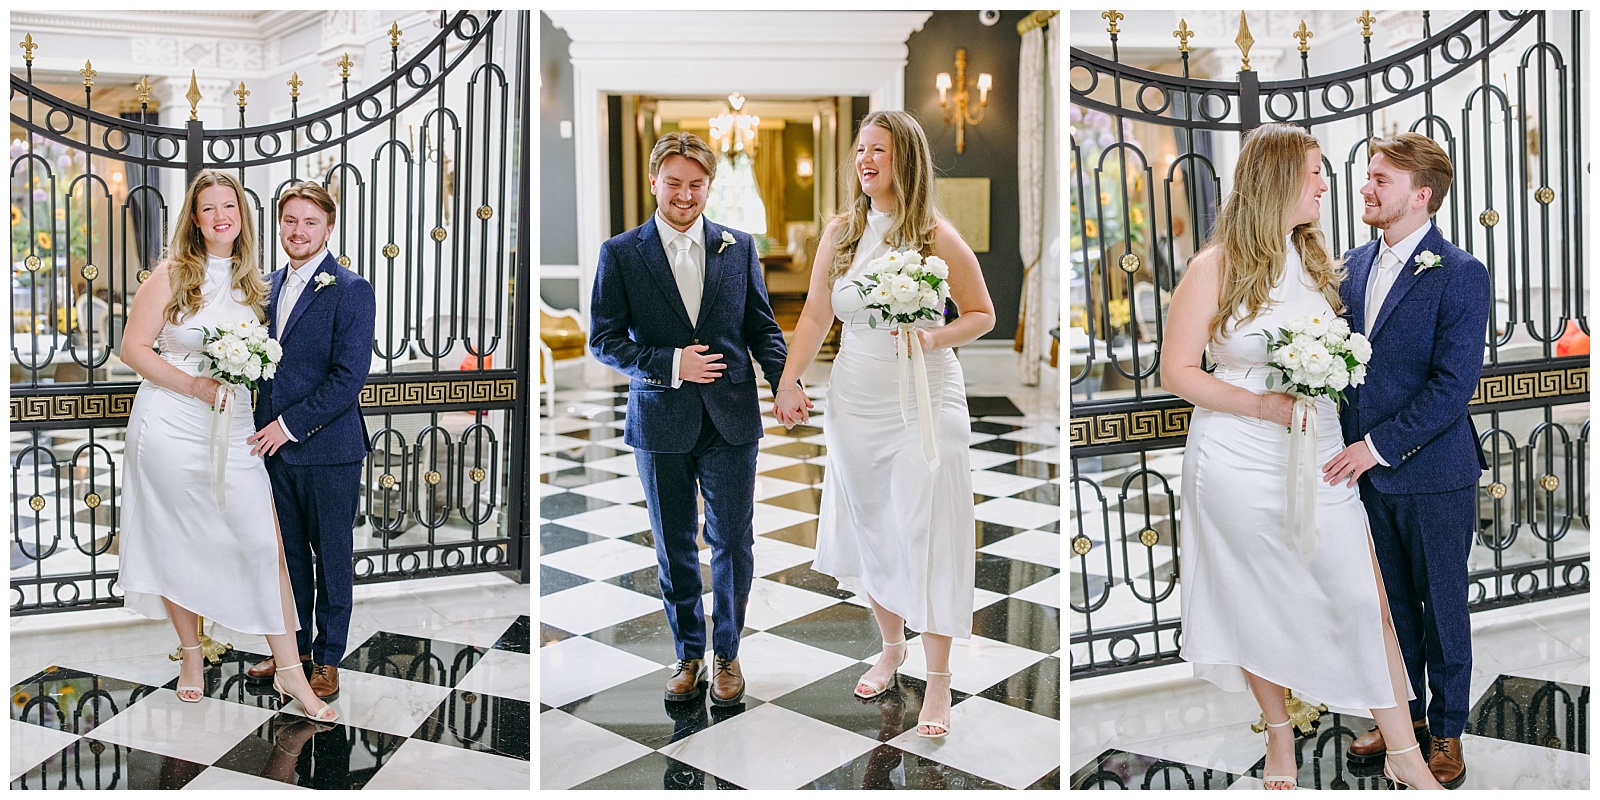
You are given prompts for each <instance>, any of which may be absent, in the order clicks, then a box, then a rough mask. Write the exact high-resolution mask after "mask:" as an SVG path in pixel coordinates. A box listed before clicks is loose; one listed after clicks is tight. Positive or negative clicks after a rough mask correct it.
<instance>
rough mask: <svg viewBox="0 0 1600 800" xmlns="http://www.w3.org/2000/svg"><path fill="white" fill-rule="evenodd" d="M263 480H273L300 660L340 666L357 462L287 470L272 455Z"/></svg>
mask: <svg viewBox="0 0 1600 800" xmlns="http://www.w3.org/2000/svg"><path fill="white" fill-rule="evenodd" d="M267 476H268V477H270V478H271V479H272V499H273V503H274V505H275V506H276V507H277V511H278V533H279V535H280V536H282V537H283V558H284V561H285V563H286V564H287V565H288V569H289V585H290V587H291V588H292V589H293V590H294V607H295V613H296V614H298V615H299V617H300V630H299V632H298V633H296V635H295V640H296V643H297V644H298V645H299V648H300V654H301V655H307V654H309V655H310V656H311V660H312V661H314V662H316V663H318V664H331V665H333V666H338V665H339V662H340V661H341V660H342V659H343V658H344V649H345V644H346V642H345V639H346V637H347V636H348V635H349V633H350V611H351V609H352V608H353V606H354V603H353V597H352V595H353V594H354V590H355V556H354V550H355V535H354V527H355V520H356V510H357V506H358V505H359V503H360V498H361V485H360V484H361V462H359V461H358V462H356V463H353V464H290V463H288V462H287V461H284V460H283V457H282V456H277V455H274V456H270V457H268V458H267ZM313 555H314V556H315V562H314V563H313ZM313 610H315V615H313V613H312V612H313ZM313 624H314V625H315V632H316V633H315V639H313V638H312V631H313V627H312V626H313Z"/></svg>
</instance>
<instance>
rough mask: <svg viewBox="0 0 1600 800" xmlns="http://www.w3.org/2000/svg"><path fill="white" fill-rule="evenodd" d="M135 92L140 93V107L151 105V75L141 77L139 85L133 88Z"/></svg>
mask: <svg viewBox="0 0 1600 800" xmlns="http://www.w3.org/2000/svg"><path fill="white" fill-rule="evenodd" d="M133 90H134V91H136V92H138V93H139V105H141V106H147V105H150V76H149V75H143V76H140V78H139V83H138V84H137V85H135V86H134V87H133Z"/></svg>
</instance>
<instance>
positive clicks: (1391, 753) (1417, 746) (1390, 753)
mask: <svg viewBox="0 0 1600 800" xmlns="http://www.w3.org/2000/svg"><path fill="white" fill-rule="evenodd" d="M1420 749H1422V743H1421V742H1417V743H1416V744H1414V745H1411V746H1410V747H1406V748H1403V749H1400V750H1385V751H1383V754H1384V755H1385V756H1403V755H1405V754H1406V753H1409V752H1411V751H1412V750H1420ZM1383 777H1385V778H1388V779H1389V780H1390V781H1392V782H1393V783H1394V785H1396V786H1404V787H1406V788H1407V789H1410V788H1411V784H1409V783H1406V782H1405V781H1403V780H1400V779H1399V778H1396V777H1395V776H1394V773H1393V772H1390V771H1389V760H1388V759H1387V758H1385V759H1384V761H1383Z"/></svg>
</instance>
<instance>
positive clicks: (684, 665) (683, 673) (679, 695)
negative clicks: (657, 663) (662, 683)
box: [665, 658, 706, 703]
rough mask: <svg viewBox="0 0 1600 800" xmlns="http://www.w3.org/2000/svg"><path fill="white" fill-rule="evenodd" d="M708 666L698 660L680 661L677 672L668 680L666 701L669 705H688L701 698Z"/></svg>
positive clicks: (687, 659) (681, 659)
mask: <svg viewBox="0 0 1600 800" xmlns="http://www.w3.org/2000/svg"><path fill="white" fill-rule="evenodd" d="M705 679H706V665H705V662H704V661H702V660H701V659H698V658H680V659H678V666H677V671H676V672H674V673H672V677H670V678H668V679H667V692H666V694H665V697H666V700H667V702H669V703H686V702H688V701H690V700H696V699H699V697H700V691H701V689H702V688H703V687H704V685H705V683H704V682H705Z"/></svg>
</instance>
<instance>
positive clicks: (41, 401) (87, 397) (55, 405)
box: [11, 392, 133, 425]
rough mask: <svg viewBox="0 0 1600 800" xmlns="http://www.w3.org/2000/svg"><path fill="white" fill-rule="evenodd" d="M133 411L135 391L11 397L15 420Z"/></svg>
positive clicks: (89, 416) (100, 416)
mask: <svg viewBox="0 0 1600 800" xmlns="http://www.w3.org/2000/svg"><path fill="white" fill-rule="evenodd" d="M132 411H133V394H132V393H131V392H130V393H128V394H110V395H107V394H57V395H48V396H45V397H13V398H11V424H13V425H15V424H17V423H19V422H63V421H69V420H100V419H118V418H122V417H126V416H128V414H129V413H131V412H132Z"/></svg>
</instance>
